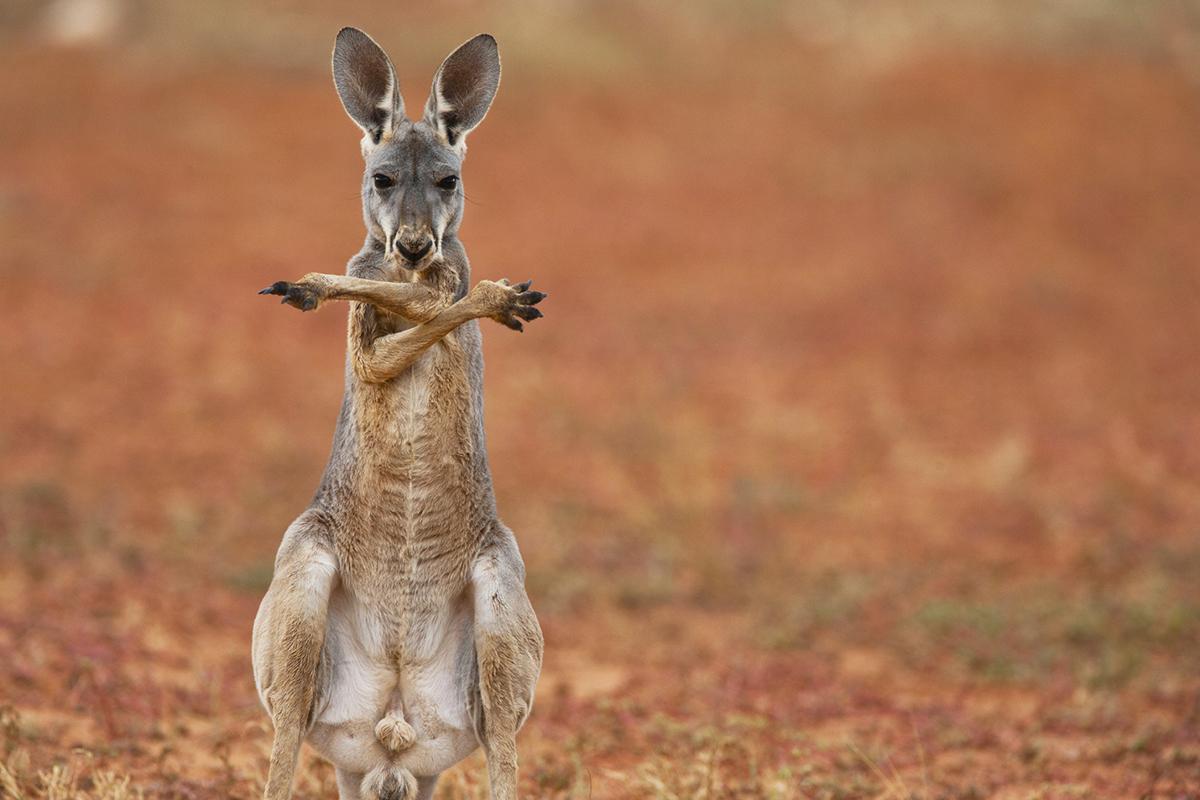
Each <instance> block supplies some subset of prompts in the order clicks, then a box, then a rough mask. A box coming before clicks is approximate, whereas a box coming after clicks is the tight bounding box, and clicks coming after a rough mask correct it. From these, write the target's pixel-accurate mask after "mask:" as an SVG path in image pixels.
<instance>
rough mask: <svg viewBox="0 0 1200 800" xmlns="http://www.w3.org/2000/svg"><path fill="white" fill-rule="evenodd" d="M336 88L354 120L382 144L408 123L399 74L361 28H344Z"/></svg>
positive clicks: (336, 57) (337, 50)
mask: <svg viewBox="0 0 1200 800" xmlns="http://www.w3.org/2000/svg"><path fill="white" fill-rule="evenodd" d="M333 85H334V86H336V87H337V93H338V97H340V98H341V99H342V106H343V107H344V108H345V109H346V113H347V114H349V115H350V119H352V120H354V121H355V123H357V124H358V127H360V128H362V129H363V130H364V131H366V132H367V135H368V136H369V137H371V141H373V142H376V143H378V142H379V140H380V139H382V138H383V137H384V136H390V135H391V133H392V131H393V130H394V129H395V128H396V126H397V125H398V124H399V122H400V120H402V119H404V98H402V97H401V96H400V87H399V85H397V83H396V70H395V68H394V67H392V62H391V60H390V59H388V57H387V53H385V52H383V48H382V47H380V46H379V45H377V44H375V40H374V39H372V38H371V37H370V36H367V35H366V34H365V33H363V32H362V31H360V30H359V29H358V28H342V29H341V30H340V31H338V35H337V41H336V42H335V43H334V45H333Z"/></svg>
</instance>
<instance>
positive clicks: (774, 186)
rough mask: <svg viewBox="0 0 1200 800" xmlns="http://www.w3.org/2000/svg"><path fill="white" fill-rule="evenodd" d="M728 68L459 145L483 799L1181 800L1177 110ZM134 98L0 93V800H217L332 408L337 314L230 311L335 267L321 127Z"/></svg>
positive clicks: (752, 61) (157, 87)
mask: <svg viewBox="0 0 1200 800" xmlns="http://www.w3.org/2000/svg"><path fill="white" fill-rule="evenodd" d="M754 45H755V46H754V47H753V48H747V49H746V50H745V51H743V52H742V56H743V57H741V58H738V59H731V60H729V61H728V62H727V63H729V64H732V66H730V67H729V68H728V69H727V70H723V71H722V72H721V73H720V74H719V75H718V74H716V72H715V71H714V70H707V71H699V72H697V73H696V74H693V75H688V74H684V71H680V72H679V73H671V74H664V75H659V76H656V77H655V78H654V79H646V80H637V79H628V80H625V79H621V80H610V81H604V80H589V81H584V80H581V81H579V82H577V83H572V82H569V81H565V80H560V81H558V82H555V81H551V80H543V81H541V82H539V81H538V80H535V79H533V78H531V77H527V78H526V79H524V80H523V79H522V78H521V75H520V74H519V73H518V74H517V75H515V76H513V75H511V74H510V75H509V76H508V77H506V83H505V87H504V89H502V91H501V94H500V98H499V100H498V102H497V106H496V108H495V110H494V111H493V113H492V114H491V115H490V116H489V118H488V120H487V122H486V124H485V125H484V126H483V127H482V128H481V129H480V131H479V132H477V133H476V134H475V135H474V136H473V140H472V145H471V147H472V154H471V159H470V161H469V164H468V167H467V171H466V186H467V191H468V194H469V196H470V198H471V201H472V202H471V204H470V206H469V208H468V216H467V221H466V224H465V227H464V240H465V241H466V242H467V244H468V246H469V248H470V253H471V257H472V261H473V264H474V269H475V277H476V278H499V277H502V276H507V277H510V278H513V279H523V278H526V277H532V278H534V279H535V281H536V285H537V286H538V287H539V288H543V289H545V290H547V291H549V292H550V293H551V297H550V299H549V300H548V301H547V302H546V304H545V310H546V313H547V318H546V319H545V320H542V321H539V322H537V323H536V324H534V325H532V326H531V328H530V329H529V330H528V331H527V332H526V333H525V334H524V335H522V336H516V335H514V334H512V333H510V332H508V331H507V330H504V329H502V328H500V327H498V326H493V327H490V328H487V329H486V330H485V337H486V351H487V370H488V373H487V386H486V392H487V407H488V417H487V426H488V434H489V441H490V448H491V454H492V461H493V468H494V472H495V474H496V478H497V491H498V496H499V502H500V508H501V511H502V513H503V514H504V517H505V519H506V521H508V522H509V524H511V525H512V526H513V528H514V529H515V530H516V531H517V532H518V536H519V538H520V540H521V543H522V548H523V550H524V553H525V555H526V559H527V562H528V565H529V588H530V592H531V595H532V597H533V600H534V604H535V607H536V608H537V609H538V611H539V614H540V616H541V619H542V622H543V625H544V627H545V630H546V638H547V657H546V670H545V674H544V677H543V680H542V683H541V686H540V688H539V698H538V704H537V708H536V709H535V712H534V715H533V717H532V718H531V720H530V722H529V724H528V726H527V728H526V730H525V732H524V733H523V734H522V738H521V748H522V759H523V761H522V768H523V771H522V783H523V785H524V788H525V790H526V794H527V796H531V797H586V796H592V797H597V798H641V797H661V798H733V797H772V798H792V797H804V798H854V797H908V796H913V797H921V798H936V797H941V798H983V797H997V798H1014V799H1015V798H1059V797H1062V798H1067V797H1098V798H1132V797H1147V798H1149V797H1162V798H1166V797H1171V798H1177V797H1197V796H1200V672H1198V668H1197V665H1198V661H1197V658H1198V657H1200V482H1198V480H1197V476H1200V370H1198V369H1197V364H1200V272H1198V271H1197V263H1198V261H1197V259H1198V257H1200V237H1198V236H1197V227H1196V209H1197V208H1200V202H1198V201H1200V147H1198V143H1200V103H1198V98H1200V95H1198V93H1197V86H1196V85H1195V84H1194V83H1191V82H1189V81H1188V80H1186V79H1185V78H1184V77H1183V76H1182V75H1181V74H1179V73H1178V72H1177V71H1176V70H1175V69H1174V68H1173V67H1171V66H1170V65H1169V64H1165V63H1158V62H1155V61H1153V60H1146V59H1136V58H1133V57H1131V56H1121V55H1114V54H1106V53H1089V54H1077V55H1075V56H1072V57H1071V58H1066V57H1051V56H1048V55H1040V56H1039V55H1029V54H1026V55H1021V56H1017V55H1013V54H1004V53H1000V52H983V51H980V52H966V51H964V50H961V49H958V50H956V49H947V50H944V51H941V52H936V53H926V54H921V55H914V56H912V57H911V58H908V59H905V60H902V61H900V62H898V63H896V64H894V65H892V66H890V67H888V68H887V69H883V70H880V71H878V72H873V73H859V72H854V71H851V70H848V69H846V68H845V67H841V68H839V67H837V66H835V65H832V64H830V63H827V62H826V61H825V60H823V58H822V57H821V56H820V55H819V54H814V53H806V52H797V51H796V50H795V49H794V48H791V47H790V46H787V45H785V44H781V43H780V42H778V41H776V40H774V39H772V38H764V39H763V40H762V41H756V42H755V43H754ZM426 66H427V67H428V69H426V70H425V72H420V73H418V74H420V75H424V74H426V73H428V72H430V71H431V68H432V65H426ZM150 67H151V64H150V62H147V61H145V60H144V59H143V60H138V59H136V58H127V57H124V56H123V55H121V54H120V53H117V52H109V51H98V52H81V51H56V50H48V49H45V48H36V49H35V48H30V47H17V48H9V49H6V50H5V51H3V52H0V141H2V142H3V147H2V148H0V241H3V248H2V250H3V253H2V254H0V280H2V285H3V298H4V303H3V311H0V364H3V382H2V385H0V409H2V414H3V416H2V418H0V422H2V425H0V650H2V651H3V652H4V653H6V654H7V656H6V657H5V658H4V659H3V660H2V663H0V704H2V705H4V706H5V711H4V712H3V715H2V720H0V722H2V724H0V731H2V737H3V738H2V739H0V741H2V745H0V747H2V749H0V756H3V758H2V759H0V762H2V763H3V764H4V765H5V770H6V772H3V773H0V792H4V791H7V792H8V793H9V794H10V795H13V796H22V795H23V796H26V797H41V796H47V797H55V798H59V797H61V798H70V797H91V798H113V799H114V800H115V798H120V797H127V796H137V794H138V793H139V792H140V793H142V794H144V796H145V797H147V798H225V797H235V798H249V797H254V796H256V795H257V793H258V792H259V791H260V790H261V785H262V780H263V777H264V772H265V753H266V749H267V745H268V737H269V728H268V727H267V724H266V721H265V717H264V715H263V713H262V712H261V710H260V709H259V707H258V705H257V701H256V698H255V696H254V689H253V685H252V681H251V676H250V670H249V662H248V642H249V631H250V624H251V621H252V618H253V614H254V610H255V608H256V605H257V602H258V599H259V597H260V596H261V593H262V591H263V589H264V587H265V585H266V581H267V580H269V576H270V565H271V558H272V556H273V553H274V549H275V547H276V545H277V543H278V538H279V536H280V534H281V533H282V531H283V529H284V528H285V527H286V525H287V524H288V522H289V521H290V520H291V518H292V517H294V516H295V515H296V514H297V513H298V512H299V511H300V510H301V509H302V508H303V507H304V504H305V503H306V502H307V500H308V498H309V496H310V493H311V491H312V489H313V487H314V486H315V484H316V480H317V478H318V476H319V474H320V470H321V467H322V465H323V461H324V458H325V456H326V454H327V448H328V445H329V441H330V436H331V433H332V426H333V421H334V418H335V416H336V412H337V406H338V403H339V400H340V394H341V374H342V373H341V359H342V353H343V325H344V317H343V314H344V311H343V310H342V309H337V308H330V309H326V310H322V311H321V312H320V313H318V314H315V315H303V316H302V315H300V314H298V313H294V312H292V311H291V310H289V309H283V308H280V307H278V306H277V305H275V304H273V303H272V302H270V301H269V300H267V299H264V298H261V297H257V296H256V295H255V290H256V289H258V288H259V287H261V286H263V285H265V284H267V283H269V282H270V281H272V280H276V279H279V278H290V277H295V276H299V275H301V274H303V273H305V272H308V271H314V270H318V271H333V270H336V269H340V268H341V265H342V264H344V262H345V260H346V258H347V257H348V256H349V255H350V254H351V253H353V252H354V251H355V249H356V248H357V246H358V243H359V242H360V240H361V229H360V224H361V223H360V220H359V211H358V205H357V183H358V171H359V169H360V165H359V160H358V152H357V149H358V148H357V144H356V136H355V133H354V131H353V129H352V127H351V126H350V124H349V123H348V122H347V121H346V119H345V118H344V117H343V115H342V113H341V111H340V109H339V108H338V106H337V101H336V98H335V97H334V94H333V92H332V90H331V88H330V86H329V85H328V83H329V82H328V79H327V78H326V77H325V76H323V75H320V74H317V73H315V72H314V73H303V74H299V73H293V72H285V71H281V70H271V69H264V70H260V71H257V72H255V73H252V74H247V73H246V72H245V71H244V70H240V69H237V68H236V67H235V66H232V65H230V66H222V65H214V64H212V63H200V64H191V63H180V64H174V65H172V66H170V67H167V68H162V69H154V68H150ZM422 80H423V79H421V80H414V81H412V82H411V83H410V84H409V85H410V86H414V87H415V86H420V85H421V83H422ZM410 91H411V90H410ZM408 101H409V104H410V107H412V106H415V105H416V104H417V103H418V102H420V98H418V97H416V96H413V97H409V98H408ZM122 776H128V777H129V780H130V782H129V784H128V785H126V784H124V783H122V781H123V777H122ZM4 781H8V783H5V782H4ZM485 792H486V790H485V778H484V772H483V766H482V761H481V759H480V758H478V757H475V758H473V759H472V760H470V761H468V762H467V763H466V764H465V765H464V766H463V767H460V768H459V769H457V770H455V771H454V772H453V773H451V774H448V775H447V776H446V777H445V778H444V779H443V781H442V785H441V788H440V790H439V797H440V798H475V797H483V796H485ZM334 794H335V790H334V788H333V775H332V770H331V769H330V768H329V767H328V766H327V765H324V764H322V763H320V762H319V760H318V759H316V758H315V757H310V758H307V759H306V762H305V768H304V770H303V774H302V775H301V777H300V779H299V782H298V794H297V796H298V797H301V798H317V797H324V798H328V797H333V796H334Z"/></svg>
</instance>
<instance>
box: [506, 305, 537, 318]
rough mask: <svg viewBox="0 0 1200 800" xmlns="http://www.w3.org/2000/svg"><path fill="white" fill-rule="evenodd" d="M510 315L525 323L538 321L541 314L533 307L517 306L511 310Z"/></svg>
mask: <svg viewBox="0 0 1200 800" xmlns="http://www.w3.org/2000/svg"><path fill="white" fill-rule="evenodd" d="M512 313H513V314H514V315H515V316H518V317H520V318H521V319H523V320H526V321H532V320H535V319H540V318H541V316H542V312H541V311H538V310H537V309H536V308H534V307H533V306H517V307H516V308H514V309H513V311H512Z"/></svg>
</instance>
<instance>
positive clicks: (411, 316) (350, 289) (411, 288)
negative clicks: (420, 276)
mask: <svg viewBox="0 0 1200 800" xmlns="http://www.w3.org/2000/svg"><path fill="white" fill-rule="evenodd" d="M305 279H306V280H310V279H311V280H313V281H316V282H319V283H320V285H321V287H322V289H323V293H324V295H325V298H326V299H329V300H354V301H357V302H359V303H367V304H369V305H373V306H375V307H376V308H381V309H383V310H384V311H388V312H390V313H392V314H396V315H397V316H400V317H403V318H404V319H407V320H410V321H412V322H427V321H428V320H431V319H433V318H434V317H435V316H437V314H438V312H440V311H443V310H444V309H445V308H446V307H447V306H448V305H449V304H450V303H451V302H452V299H451V298H450V297H448V296H445V295H442V294H440V293H439V292H437V291H436V290H434V289H432V288H431V287H429V286H422V285H420V284H416V283H396V282H394V281H374V280H368V279H366V278H355V277H352V276H350V275H325V274H319V273H314V274H312V275H306V276H305Z"/></svg>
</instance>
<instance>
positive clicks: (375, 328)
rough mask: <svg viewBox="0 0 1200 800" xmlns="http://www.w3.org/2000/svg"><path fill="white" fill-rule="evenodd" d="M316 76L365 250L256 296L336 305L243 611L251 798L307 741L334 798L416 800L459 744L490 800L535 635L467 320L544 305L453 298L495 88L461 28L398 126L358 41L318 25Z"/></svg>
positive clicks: (534, 313) (532, 669) (466, 294)
mask: <svg viewBox="0 0 1200 800" xmlns="http://www.w3.org/2000/svg"><path fill="white" fill-rule="evenodd" d="M333 79H334V84H335V85H336V87H337V92H338V95H339V96H340V97H341V100H342V105H343V106H345V108H346V112H347V113H348V114H349V115H350V118H351V119H353V120H354V121H355V122H356V123H357V124H358V125H359V127H361V128H362V129H363V131H364V132H365V136H364V137H363V140H362V153H363V159H364V161H365V162H366V170H365V172H364V174H363V183H362V198H363V218H364V220H365V222H366V226H367V240H366V243H365V244H364V245H363V248H362V250H361V251H359V253H358V254H357V255H356V256H354V257H353V258H352V259H351V260H350V263H349V265H348V266H347V268H346V275H324V274H309V275H306V276H304V278H302V279H301V280H299V281H296V282H294V283H289V282H286V281H280V282H278V283H275V284H273V285H272V286H270V287H268V288H266V289H264V290H263V291H262V292H261V293H262V294H277V295H282V296H283V301H282V302H284V303H287V304H289V305H292V306H295V307H296V308H299V309H301V310H303V311H308V310H310V309H314V308H317V307H318V306H319V305H321V304H322V303H323V302H325V301H327V300H348V301H350V314H349V325H348V331H347V342H348V344H347V351H348V352H347V358H346V392H345V397H344V399H343V400H342V409H341V414H340V415H339V417H338V422H337V430H336V432H335V434H334V442H333V451H332V454H331V455H330V458H329V464H328V466H326V468H325V474H324V477H323V478H322V480H321V484H320V486H319V487H318V489H317V492H316V495H315V496H314V497H313V500H312V504H311V505H310V506H309V507H308V509H307V510H306V511H305V512H304V513H303V514H301V515H300V516H299V517H298V518H297V519H296V521H295V522H293V523H292V524H291V526H290V527H289V528H288V529H287V532H286V533H284V535H283V542H282V544H281V545H280V547H279V552H278V554H277V556H276V558H275V574H274V577H273V579H272V580H271V586H270V588H269V589H268V590H267V595H266V597H265V598H263V601H262V605H261V606H260V607H259V610H258V616H257V617H256V618H255V620H254V639H253V643H252V645H251V647H252V650H253V658H254V680H255V684H256V686H257V687H258V693H259V697H260V699H261V700H262V703H263V705H264V706H265V707H266V709H267V712H268V714H270V716H271V720H272V722H273V723H274V727H275V740H274V743H273V745H272V748H271V763H270V771H269V774H268V776H267V785H266V791H265V794H264V796H265V797H266V798H267V800H284V798H287V797H288V796H289V795H290V793H291V787H292V782H293V775H294V773H295V769H296V762H297V758H298V755H299V750H300V744H301V742H302V741H303V740H305V739H307V740H308V741H309V743H310V744H311V745H312V746H313V747H314V748H315V749H316V750H317V752H319V753H321V754H322V755H323V756H325V757H326V758H328V759H329V760H330V761H331V762H333V764H334V766H335V767H336V768H337V782H338V792H339V796H340V798H341V800H351V799H352V800H359V799H360V798H361V799H362V800H401V799H402V798H403V799H404V800H410V799H411V798H423V799H424V800H427V799H428V798H430V797H432V795H433V787H434V784H435V782H436V781H437V777H438V774H439V773H441V772H442V771H444V770H446V769H448V768H449V767H451V766H453V765H454V764H456V763H457V762H459V761H461V760H462V759H463V758H465V757H466V756H467V755H469V754H470V753H472V752H473V751H474V750H475V748H476V747H478V746H479V745H482V746H483V749H484V753H485V754H486V756H487V768H488V778H489V782H490V784H491V792H492V797H493V798H497V799H498V800H509V798H514V797H515V796H516V784H517V744H516V736H517V731H518V729H520V727H521V725H522V724H523V723H524V721H525V718H526V717H527V716H528V715H529V711H530V708H531V705H532V703H533V689H534V684H535V683H536V682H537V678H538V674H539V672H540V670H541V663H542V632H541V629H540V628H539V627H538V622H537V617H536V616H535V615H534V613H533V609H532V607H531V606H530V604H529V598H528V597H527V596H526V594H525V588H524V577H525V567H524V564H523V563H522V561H521V554H520V551H519V550H518V549H517V542H516V539H515V538H514V536H513V533H512V531H511V530H509V529H508V528H507V527H506V526H505V525H504V523H502V522H501V521H500V519H499V517H498V516H497V513H496V500H495V497H494V495H493V492H492V480H491V475H490V473H489V471H488V460H487V450H486V445H485V441H484V434H483V386H482V383H483V356H482V353H481V351H480V332H479V325H478V323H477V322H476V320H477V319H480V318H484V317H486V318H489V319H493V320H496V321H497V322H500V323H501V324H503V325H506V326H508V327H510V328H513V329H514V330H518V331H519V330H521V329H522V326H521V320H526V321H529V320H534V319H537V318H538V317H540V316H542V315H541V312H539V311H538V310H537V309H536V308H534V307H533V306H534V304H536V303H537V302H539V301H540V300H541V299H542V298H543V297H544V296H545V295H543V294H542V293H541V292H535V291H530V290H529V284H528V283H523V284H520V285H516V286H512V285H509V283H508V281H503V280H502V281H498V282H492V281H481V282H480V283H478V284H477V285H476V286H475V287H474V288H472V289H470V291H468V288H467V287H468V286H469V281H470V268H469V266H468V263H467V255H466V252H465V250H464V249H463V245H462V243H461V242H459V240H458V227H459V223H460V222H461V220H462V213H463V193H462V188H461V181H460V179H459V170H460V168H461V166H462V161H463V157H464V155H465V153H466V143H465V139H466V136H467V134H468V133H469V132H470V131H471V130H472V129H473V128H474V127H475V126H476V125H478V124H479V123H480V121H482V120H483V117H484V115H485V114H486V113H487V110H488V107H489V106H490V105H491V102H492V98H493V97H494V96H495V94H496V88H497V87H498V86H499V84H500V57H499V53H498V51H497V49H496V40H495V39H493V38H492V37H491V36H488V35H486V34H485V35H480V36H476V37H475V38H474V39H471V40H470V41H468V42H467V43H466V44H464V45H462V46H461V47H459V48H458V49H457V50H455V51H454V52H453V53H452V54H451V55H450V56H449V57H448V58H447V59H446V60H445V61H444V62H443V63H442V65H441V67H440V68H439V69H438V71H437V74H436V75H435V76H434V79H433V90H432V92H431V93H430V96H429V101H428V103H427V104H426V106H425V114H424V118H423V119H422V120H421V121H420V122H416V123H413V122H411V121H409V120H408V119H407V118H406V117H405V115H404V101H403V100H402V99H401V97H400V91H399V87H398V84H397V81H396V73H395V69H394V68H393V66H392V63H391V61H390V60H389V59H388V56H387V54H386V53H384V52H383V50H382V49H380V47H379V45H377V44H376V43H375V42H374V41H373V40H372V39H371V38H370V37H369V36H367V35H366V34H365V33H363V32H362V31H359V30H356V29H354V28H344V29H343V30H342V31H341V32H339V33H338V36H337V43H336V45H335V46H334V51H333Z"/></svg>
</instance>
